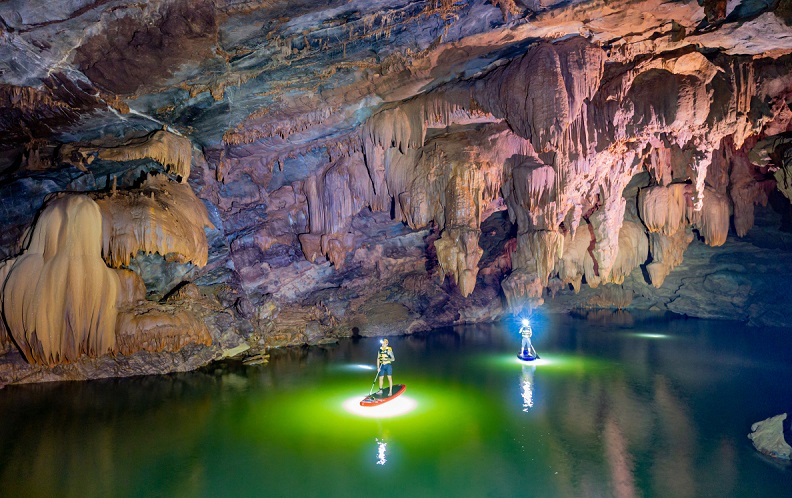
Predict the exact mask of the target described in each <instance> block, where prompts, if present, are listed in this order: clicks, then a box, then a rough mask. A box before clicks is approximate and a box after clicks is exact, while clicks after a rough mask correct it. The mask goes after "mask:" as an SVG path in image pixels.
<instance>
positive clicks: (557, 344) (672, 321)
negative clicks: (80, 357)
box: [0, 311, 792, 497]
mask: <svg viewBox="0 0 792 498" xmlns="http://www.w3.org/2000/svg"><path fill="white" fill-rule="evenodd" d="M518 328H519V326H518V325H517V324H515V323H512V322H503V323H500V324H494V325H479V326H465V327H457V328H447V329H441V330H436V331H433V332H432V333H429V334H419V335H412V336H403V337H391V338H390V341H391V346H392V347H393V350H394V352H395V356H396V361H395V362H394V382H396V383H404V384H406V385H407V390H406V392H405V393H404V394H403V395H402V396H400V397H399V398H396V399H395V400H393V401H392V402H389V403H386V404H384V405H381V406H379V407H376V408H364V407H361V406H360V405H359V400H360V399H361V398H362V397H363V396H364V395H365V394H367V393H368V390H369V387H371V383H372V381H373V380H374V379H375V376H376V372H375V370H374V366H373V364H374V360H375V354H376V351H377V349H378V346H379V341H378V338H360V339H345V340H342V341H341V342H339V343H338V344H334V345H329V346H325V347H303V348H284V349H276V350H272V351H271V361H270V363H269V364H267V365H260V366H244V365H242V364H241V363H239V364H237V363H233V362H232V363H223V364H219V363H216V364H213V365H210V366H209V367H208V368H205V369H203V370H200V371H196V372H191V373H184V374H171V375H166V376H146V377H136V378H128V379H107V380H94V381H88V382H63V383H48V384H36V385H21V386H8V387H6V388H5V389H4V392H3V393H2V396H0V407H1V412H2V413H3V421H4V423H3V424H2V427H1V428H0V489H2V490H3V492H2V494H3V495H4V496H14V497H27V496H35V497H42V496H61V497H93V496H96V497H99V496H116V497H132V496H174V497H175V496H207V497H209V496H317V497H318V496H339V497H340V496H364V495H376V496H518V495H522V496H658V497H667V496H675V497H686V496H690V497H694V496H719V497H726V496H783V495H785V494H786V493H787V492H788V491H789V489H792V488H790V486H791V485H792V470H790V468H788V467H784V466H783V465H780V464H779V463H777V462H773V461H772V460H770V459H768V458H767V457H765V456H763V455H761V454H759V453H758V452H757V451H756V450H754V448H753V447H752V446H751V442H750V440H749V439H748V438H747V437H746V435H747V433H748V432H749V430H750V426H751V424H752V423H753V422H755V421H758V420H762V419H764V418H767V417H769V416H772V415H775V414H777V413H781V412H784V411H787V410H788V409H789V408H790V400H792V384H790V383H789V378H790V374H792V365H791V364H790V362H789V348H788V337H786V336H785V335H784V333H783V330H781V329H750V330H748V332H750V333H746V329H745V328H744V327H743V326H742V325H740V324H736V323H733V322H725V321H710V320H698V319H684V318H678V317H677V318H673V317H671V316H670V315H660V314H639V315H636V314H628V313H620V312H611V311H605V312H582V313H579V314H572V315H546V316H543V317H540V318H539V319H537V320H536V321H535V325H534V331H535V333H534V338H535V340H534V344H535V346H536V348H537V350H538V352H539V354H540V359H538V360H536V361H535V362H531V363H527V362H521V361H520V360H518V359H517V357H516V353H517V350H518V348H519V344H520V339H519V335H518V333H517V330H518ZM385 385H386V387H387V381H386V382H385ZM377 410H379V411H377Z"/></svg>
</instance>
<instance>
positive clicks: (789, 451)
mask: <svg viewBox="0 0 792 498" xmlns="http://www.w3.org/2000/svg"><path fill="white" fill-rule="evenodd" d="M786 418H787V414H786V413H782V414H781V415H776V416H775V417H770V418H768V419H766V420H762V421H761V422H756V423H754V424H752V425H751V433H750V434H748V438H749V439H750V440H751V442H753V445H754V448H756V449H757V450H759V451H760V452H762V453H764V454H765V455H769V456H771V457H773V458H779V459H781V460H790V459H792V446H789V444H788V443H787V442H786V441H785V440H784V420H786Z"/></svg>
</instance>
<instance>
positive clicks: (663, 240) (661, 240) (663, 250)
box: [646, 230, 695, 289]
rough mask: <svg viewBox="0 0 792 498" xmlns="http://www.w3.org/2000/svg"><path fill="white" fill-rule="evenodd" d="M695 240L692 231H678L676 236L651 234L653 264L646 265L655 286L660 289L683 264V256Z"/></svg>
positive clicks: (650, 243) (650, 247) (650, 250)
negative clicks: (669, 276)
mask: <svg viewBox="0 0 792 498" xmlns="http://www.w3.org/2000/svg"><path fill="white" fill-rule="evenodd" d="M694 238H695V237H694V235H693V234H692V233H691V232H690V230H677V231H676V233H674V235H664V234H662V233H650V234H649V252H650V253H651V255H652V262H651V263H649V264H648V265H646V271H647V273H649V279H650V280H651V282H652V285H653V286H655V287H656V288H658V289H659V288H660V287H661V286H662V285H663V282H664V281H665V278H666V277H667V276H668V274H669V273H671V270H673V269H674V268H676V267H677V266H679V265H680V264H681V263H682V255H683V254H684V253H685V249H687V247H688V246H689V245H690V243H691V242H692V241H693V239H694Z"/></svg>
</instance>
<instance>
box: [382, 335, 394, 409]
mask: <svg viewBox="0 0 792 498" xmlns="http://www.w3.org/2000/svg"><path fill="white" fill-rule="evenodd" d="M394 361H396V357H395V356H394V355H393V349H391V348H390V346H388V340H387V339H383V340H382V345H381V346H380V348H379V352H378V353H377V371H378V372H379V387H380V391H382V381H383V377H384V376H385V375H387V376H388V387H389V390H388V396H392V395H393V365H391V363H393V362H394Z"/></svg>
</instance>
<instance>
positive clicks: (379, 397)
mask: <svg viewBox="0 0 792 498" xmlns="http://www.w3.org/2000/svg"><path fill="white" fill-rule="evenodd" d="M406 388H407V386H405V385H404V384H396V385H394V386H393V394H391V395H390V396H388V392H389V391H388V388H385V389H382V390H381V391H377V392H375V393H374V394H369V395H368V396H366V397H365V398H363V399H362V400H361V401H360V406H377V405H381V404H382V403H387V402H388V401H390V400H392V399H395V398H397V397H398V396H400V395H401V393H403V392H404V390H405V389H406Z"/></svg>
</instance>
